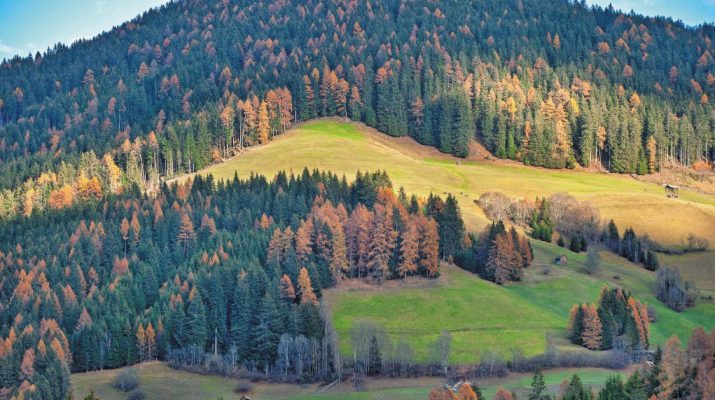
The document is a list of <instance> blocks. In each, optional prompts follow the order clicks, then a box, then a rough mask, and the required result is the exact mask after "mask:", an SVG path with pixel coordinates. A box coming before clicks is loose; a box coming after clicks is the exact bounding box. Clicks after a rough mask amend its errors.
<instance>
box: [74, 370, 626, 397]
mask: <svg viewBox="0 0 715 400" xmlns="http://www.w3.org/2000/svg"><path fill="white" fill-rule="evenodd" d="M135 368H137V371H138V375H139V380H140V388H141V389H142V390H143V392H144V394H145V396H146V398H147V399H152V400H165V399H166V400H169V399H171V400H197V399H225V400H229V399H238V398H239V397H240V395H238V394H236V393H234V392H233V388H234V387H235V386H236V385H237V384H238V382H239V381H238V380H236V379H227V378H218V377H212V376H204V375H197V374H192V373H188V372H182V371H176V370H172V369H169V368H168V367H167V366H166V365H165V364H163V363H160V362H152V363H145V364H140V365H138V366H136V367H135ZM117 373H119V370H112V371H97V372H88V373H84V374H74V375H72V382H73V392H74V398H84V396H86V395H87V394H88V393H89V391H90V390H92V389H94V391H95V394H96V395H97V397H99V398H100V399H102V400H124V399H126V398H127V394H126V393H122V392H120V391H118V390H117V389H114V388H113V387H112V381H113V379H114V377H115V376H116V374H117ZM574 373H577V374H578V375H579V376H580V377H581V380H582V381H583V382H584V383H585V384H586V385H590V386H592V387H594V388H599V387H601V386H602V385H603V382H604V381H605V380H606V378H607V377H608V376H609V375H613V374H621V375H623V374H624V372H621V371H615V372H614V371H610V370H604V369H596V368H579V369H572V370H554V371H548V372H546V373H545V374H544V378H545V380H546V384H547V385H548V386H549V389H550V390H551V391H552V392H554V393H556V392H557V391H558V386H559V385H560V384H561V382H562V381H563V380H564V379H568V378H570V377H571V376H572V375H573V374H574ZM442 383H443V381H442V380H441V379H440V378H419V379H380V380H369V381H367V390H365V391H363V392H355V391H353V389H352V388H351V387H350V385H349V384H340V385H337V386H335V387H332V388H331V389H329V390H327V391H325V392H322V393H318V391H319V390H320V388H319V387H318V385H317V384H311V385H282V384H263V383H261V384H256V385H254V386H253V390H252V392H251V393H250V394H249V396H250V397H251V398H253V399H258V400H264V399H265V400H268V399H275V400H308V399H318V400H341V399H347V400H370V399H374V400H414V399H426V398H427V393H429V391H430V390H431V389H432V388H435V387H440V386H441V385H442ZM477 384H478V385H479V387H480V388H481V389H482V393H483V394H484V398H486V399H491V398H492V397H493V396H494V393H495V392H496V390H497V389H498V387H499V386H503V387H505V388H507V389H509V390H514V391H516V392H517V393H519V394H523V393H525V392H526V391H527V390H528V388H529V386H530V385H531V375H528V374H512V375H509V376H507V377H506V378H499V379H497V378H489V379H483V380H480V381H478V382H477ZM520 398H521V397H520Z"/></svg>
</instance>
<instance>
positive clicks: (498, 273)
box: [456, 221, 534, 285]
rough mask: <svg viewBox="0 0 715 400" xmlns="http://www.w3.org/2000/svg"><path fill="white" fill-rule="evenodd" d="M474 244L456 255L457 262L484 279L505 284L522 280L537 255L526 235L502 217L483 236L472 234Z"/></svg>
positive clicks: (485, 230) (483, 232) (486, 229)
mask: <svg viewBox="0 0 715 400" xmlns="http://www.w3.org/2000/svg"><path fill="white" fill-rule="evenodd" d="M469 241H470V242H471V246H470V247H468V248H466V249H465V250H464V251H462V252H461V253H460V254H459V255H458V257H457V258H456V262H457V265H459V266H461V267H462V268H464V269H466V270H468V271H471V272H474V273H476V274H479V276H481V277H482V278H484V279H487V280H490V281H492V282H495V283H498V284H500V285H501V284H503V283H506V282H511V281H519V280H521V278H522V276H523V272H524V269H525V268H528V267H529V265H531V261H532V260H533V258H534V255H533V251H532V248H531V244H530V243H529V240H528V239H527V238H526V236H524V235H522V234H520V233H518V232H517V231H516V229H515V228H514V227H512V228H511V229H509V230H507V229H506V227H505V226H504V223H503V222H502V221H497V222H493V223H492V224H491V225H489V226H487V227H486V228H485V229H484V231H482V233H481V234H480V235H479V236H475V235H470V236H469Z"/></svg>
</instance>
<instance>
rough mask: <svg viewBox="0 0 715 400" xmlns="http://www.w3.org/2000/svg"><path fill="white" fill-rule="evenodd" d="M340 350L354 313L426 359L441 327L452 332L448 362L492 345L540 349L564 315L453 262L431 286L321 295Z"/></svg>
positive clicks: (465, 359) (473, 356)
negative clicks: (401, 339) (329, 309)
mask: <svg viewBox="0 0 715 400" xmlns="http://www.w3.org/2000/svg"><path fill="white" fill-rule="evenodd" d="M327 300H328V303H329V304H331V307H332V312H333V316H334V323H335V327H336V329H337V331H338V333H339V335H340V339H341V340H340V343H341V348H342V351H343V352H344V353H345V354H349V353H350V350H349V345H350V340H349V334H348V333H349V329H350V325H351V323H352V321H353V320H354V319H358V318H365V319H370V320H373V321H375V322H377V323H378V324H379V325H381V326H383V327H385V329H386V330H387V331H388V332H389V333H390V335H391V337H393V338H398V337H404V338H407V339H408V340H409V341H410V342H411V343H412V344H413V346H414V347H415V351H416V356H417V359H418V360H419V361H421V362H426V361H428V360H429V346H430V344H431V343H432V342H434V341H435V340H436V338H437V336H439V334H440V332H441V331H442V330H448V331H450V333H451V334H452V348H453V351H452V355H451V361H452V362H453V363H455V364H468V363H472V362H474V361H475V360H477V358H478V355H479V354H482V353H484V352H486V351H489V350H496V351H499V352H500V353H502V354H503V355H504V356H509V355H510V353H509V350H510V349H511V348H515V347H519V348H521V349H522V350H523V351H524V352H525V353H526V354H527V355H536V354H540V353H543V352H544V350H545V349H546V337H545V332H551V331H559V330H562V329H563V327H564V325H565V324H566V322H567V321H566V316H567V315H568V314H563V315H559V314H557V313H555V312H553V311H552V310H549V309H547V308H542V307H539V306H535V305H532V304H530V303H528V302H524V301H522V299H521V298H520V296H518V295H515V294H513V293H511V292H509V291H506V290H503V289H502V288H500V287H498V286H497V285H495V284H493V283H490V282H487V281H484V280H482V279H479V278H478V277H476V276H475V275H473V274H471V273H468V272H466V271H463V270H461V269H459V268H457V267H454V266H443V268H442V277H440V282H439V284H438V285H436V286H435V287H430V288H406V289H399V288H390V289H387V290H379V289H378V290H374V289H368V290H357V291H341V290H331V291H328V294H327Z"/></svg>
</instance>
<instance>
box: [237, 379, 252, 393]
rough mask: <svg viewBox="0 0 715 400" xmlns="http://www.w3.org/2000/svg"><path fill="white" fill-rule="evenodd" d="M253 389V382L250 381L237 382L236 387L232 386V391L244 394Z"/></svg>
mask: <svg viewBox="0 0 715 400" xmlns="http://www.w3.org/2000/svg"><path fill="white" fill-rule="evenodd" d="M252 390H253V384H252V383H250V382H239V383H238V384H237V385H236V387H234V388H233V391H234V393H238V394H245V393H249V392H250V391H252Z"/></svg>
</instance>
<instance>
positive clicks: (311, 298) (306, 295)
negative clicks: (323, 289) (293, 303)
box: [298, 267, 318, 305]
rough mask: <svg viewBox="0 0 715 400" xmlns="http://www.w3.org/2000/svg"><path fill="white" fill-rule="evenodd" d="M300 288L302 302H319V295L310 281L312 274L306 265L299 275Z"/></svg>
mask: <svg viewBox="0 0 715 400" xmlns="http://www.w3.org/2000/svg"><path fill="white" fill-rule="evenodd" d="M298 289H299V291H300V302H301V304H306V303H312V304H315V305H317V304H318V297H317V296H316V295H315V293H314V292H313V284H312V282H311V281H310V275H309V274H308V270H307V269H305V267H303V268H301V269H300V274H299V275H298Z"/></svg>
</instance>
